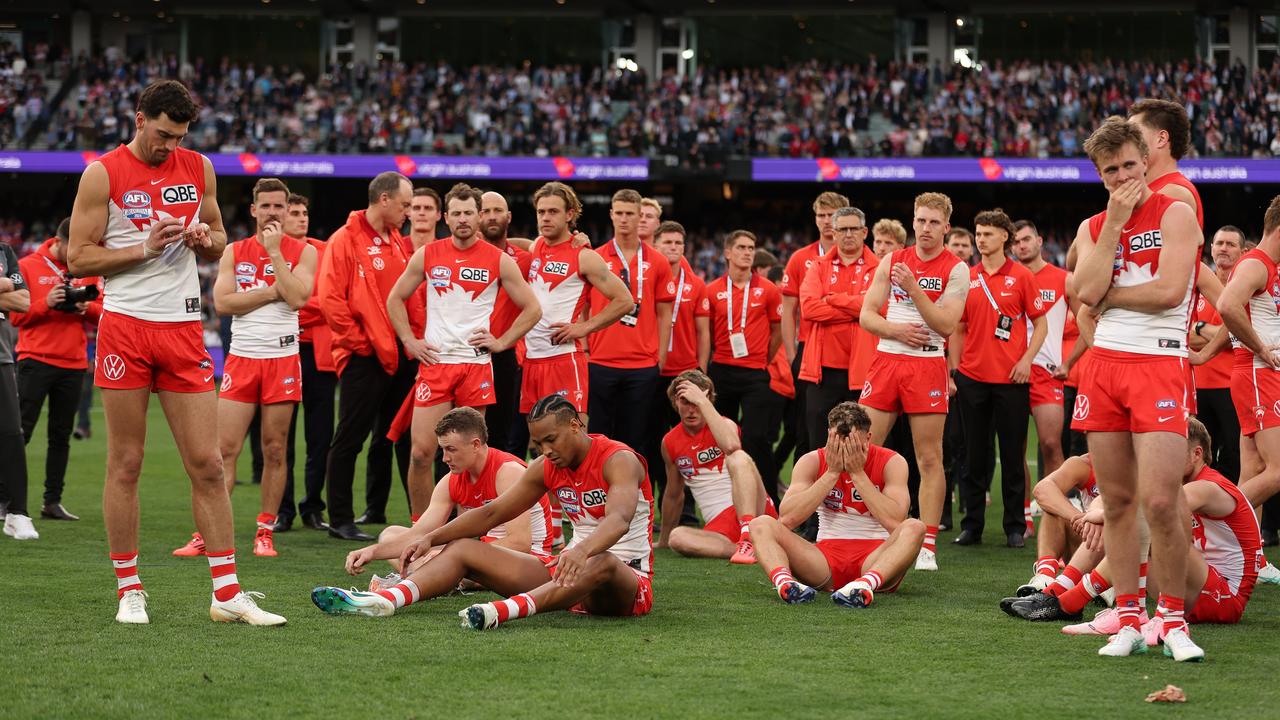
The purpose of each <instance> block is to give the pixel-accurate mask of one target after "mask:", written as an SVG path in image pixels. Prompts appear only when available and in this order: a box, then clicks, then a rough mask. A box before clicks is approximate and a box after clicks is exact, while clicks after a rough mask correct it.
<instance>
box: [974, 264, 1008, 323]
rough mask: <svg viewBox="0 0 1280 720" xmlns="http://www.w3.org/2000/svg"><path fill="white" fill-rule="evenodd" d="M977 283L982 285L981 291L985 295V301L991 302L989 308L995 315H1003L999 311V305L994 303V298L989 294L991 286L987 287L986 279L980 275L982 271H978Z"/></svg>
mask: <svg viewBox="0 0 1280 720" xmlns="http://www.w3.org/2000/svg"><path fill="white" fill-rule="evenodd" d="M978 284H979V285H981V286H982V292H983V293H984V294H986V296H987V302H989V303H991V309H992V310H995V311H996V315H1003V314H1004V313H1002V312H1000V306H999V305H997V304H996V299H995V298H994V297H992V295H991V288H988V287H987V281H986V279H985V278H983V276H982V271H981V270H979V271H978Z"/></svg>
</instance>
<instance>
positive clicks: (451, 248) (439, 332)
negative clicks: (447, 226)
mask: <svg viewBox="0 0 1280 720" xmlns="http://www.w3.org/2000/svg"><path fill="white" fill-rule="evenodd" d="M501 262H502V251H501V250H499V249H498V248H496V247H494V246H492V245H490V244H489V243H487V242H485V241H484V240H482V239H480V238H479V237H476V238H474V239H472V242H471V246H470V247H468V248H467V249H465V250H459V249H458V247H457V246H456V245H454V244H453V238H445V239H443V240H436V241H435V242H431V243H427V245H425V246H424V247H423V256H422V267H423V272H424V273H425V274H426V279H427V327H426V331H425V332H424V333H423V339H424V340H426V341H427V342H428V343H430V344H431V345H433V346H435V347H436V348H437V349H438V352H439V354H440V362H441V363H443V364H446V365H457V364H463V363H470V364H474V365H484V364H487V363H488V362H489V353H488V352H485V351H483V350H477V349H476V348H474V347H472V346H471V344H470V343H469V342H467V341H468V339H470V337H471V335H472V333H474V332H475V331H476V330H488V329H489V317H490V316H491V315H493V309H494V305H495V304H496V303H497V300H498V287H499V283H498V275H499V263H501Z"/></svg>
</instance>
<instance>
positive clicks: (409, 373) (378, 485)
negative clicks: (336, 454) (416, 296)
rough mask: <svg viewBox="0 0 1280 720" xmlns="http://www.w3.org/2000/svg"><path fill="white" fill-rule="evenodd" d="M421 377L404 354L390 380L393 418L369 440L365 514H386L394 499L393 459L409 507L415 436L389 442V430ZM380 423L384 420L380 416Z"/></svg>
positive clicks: (365, 467)
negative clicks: (410, 463)
mask: <svg viewBox="0 0 1280 720" xmlns="http://www.w3.org/2000/svg"><path fill="white" fill-rule="evenodd" d="M417 377H418V363H417V362H416V361H412V360H409V359H408V358H407V357H405V355H404V354H403V353H401V355H400V365H399V367H398V368H397V370H396V374H395V376H394V377H393V378H392V380H391V391H390V399H389V402H390V403H391V405H392V409H391V415H390V416H389V417H388V418H387V420H386V425H381V424H379V425H377V426H375V427H374V429H373V438H372V439H371V440H370V441H369V456H368V458H366V459H365V466H364V507H365V513H366V514H368V515H373V516H381V515H386V514H387V500H388V499H390V497H391V463H392V458H393V457H394V460H395V466H396V471H397V472H398V473H399V474H400V486H401V487H402V488H403V489H404V497H405V505H406V507H407V506H408V505H409V457H410V454H411V453H412V452H413V435H412V433H409V432H406V433H405V434H404V435H401V436H400V439H399V440H397V441H395V442H394V443H392V442H391V441H390V440H388V439H387V430H388V429H390V427H391V421H392V420H393V419H395V416H396V413H397V412H399V410H400V406H401V405H402V404H403V403H404V399H405V398H406V397H408V396H409V393H411V392H413V385H414V383H415V382H416V380H417ZM378 420H379V422H380V423H381V421H382V417H381V416H379V418H378ZM439 457H440V451H439V450H437V451H436V458H437V462H436V469H435V471H434V472H435V477H439V476H440V474H441V472H440V469H441V466H440V463H439Z"/></svg>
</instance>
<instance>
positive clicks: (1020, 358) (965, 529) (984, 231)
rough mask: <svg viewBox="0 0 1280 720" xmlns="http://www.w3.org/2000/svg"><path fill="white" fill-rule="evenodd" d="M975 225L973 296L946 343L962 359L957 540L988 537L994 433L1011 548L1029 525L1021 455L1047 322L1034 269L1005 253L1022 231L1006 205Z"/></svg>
mask: <svg viewBox="0 0 1280 720" xmlns="http://www.w3.org/2000/svg"><path fill="white" fill-rule="evenodd" d="M973 224H974V240H975V242H976V244H977V246H978V252H979V253H980V255H981V260H980V262H979V263H978V264H977V265H974V266H973V267H972V268H970V269H969V296H968V298H967V299H966V302H965V306H964V312H963V314H962V315H961V316H960V326H959V327H958V328H957V329H956V332H955V334H953V335H952V336H951V341H950V343H949V347H948V349H947V355H948V360H949V365H950V366H951V367H952V368H953V369H954V368H956V366H957V365H958V366H959V372H957V373H955V383H956V402H957V403H958V404H959V405H960V417H961V419H962V420H963V421H964V426H965V445H966V448H967V457H968V463H967V465H968V467H967V468H966V472H965V474H964V475H963V476H962V477H961V478H960V500H961V505H962V506H963V507H964V518H963V519H962V520H961V521H960V534H959V535H958V536H957V537H956V539H955V543H956V544H957V545H974V544H977V543H980V542H982V528H983V525H984V524H985V522H986V491H987V487H986V485H987V483H988V482H989V480H987V478H990V477H991V473H992V471H993V469H994V466H995V446H994V443H993V442H992V435H993V433H994V435H995V436H996V437H998V438H999V440H1000V467H1001V471H1000V481H1001V484H1002V486H1003V495H1004V531H1005V535H1006V539H1007V542H1008V545H1009V547H1019V548H1020V547H1023V545H1024V544H1025V541H1024V533H1025V532H1026V525H1025V523H1024V521H1023V514H1022V506H1023V498H1024V497H1025V496H1026V475H1025V471H1024V470H1023V462H1022V459H1023V453H1024V452H1025V451H1026V446H1027V419H1028V417H1030V415H1031V386H1030V382H1031V362H1032V360H1033V359H1034V358H1035V356H1036V353H1037V352H1039V351H1040V346H1041V345H1042V344H1044V339H1045V336H1046V335H1047V334H1048V332H1049V323H1048V321H1047V320H1046V319H1045V317H1044V314H1045V307H1044V301H1043V300H1041V299H1040V287H1039V285H1037V284H1036V280H1035V276H1034V275H1033V274H1032V273H1031V271H1030V270H1028V269H1027V268H1026V267H1025V266H1023V265H1022V264H1021V263H1018V262H1015V261H1014V260H1013V259H1011V258H1009V257H1008V256H1006V255H1005V252H1006V251H1007V250H1008V249H1009V246H1010V245H1011V244H1012V243H1013V238H1014V235H1015V234H1016V230H1015V229H1014V226H1013V221H1012V220H1010V219H1009V216H1008V215H1005V214H1004V212H1002V211H1000V210H987V211H984V212H980V213H978V215H977V217H975V218H974V219H973ZM1028 319H1030V320H1031V327H1032V330H1031V337H1030V340H1028V339H1027V320H1028Z"/></svg>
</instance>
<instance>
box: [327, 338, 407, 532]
mask: <svg viewBox="0 0 1280 720" xmlns="http://www.w3.org/2000/svg"><path fill="white" fill-rule="evenodd" d="M405 366H410V371H409V382H408V383H407V384H406V383H404V382H403V381H402V380H403V378H402V376H403V375H404V374H405V372H404V368H405ZM400 368H401V370H400V371H399V372H397V373H396V374H394V375H388V374H387V373H386V372H384V371H383V369H382V364H381V363H379V362H378V358H377V357H375V356H371V355H353V356H351V359H350V361H348V363H347V367H346V368H345V369H344V371H343V373H342V376H341V377H340V378H339V379H338V389H339V392H340V394H339V397H338V426H337V428H336V429H335V430H334V433H333V443H332V444H331V445H330V447H329V466H328V472H327V474H326V484H327V485H328V488H327V491H328V492H327V496H328V501H329V522H330V524H332V525H335V526H337V525H345V524H347V523H350V522H352V521H353V520H355V510H354V508H353V507H352V493H353V490H352V486H353V485H354V484H355V473H356V457H357V456H359V455H360V450H361V449H362V448H363V447H364V441H365V439H366V438H368V437H369V435H370V433H373V434H374V436H375V437H378V436H381V437H383V438H384V440H385V438H386V433H387V429H388V428H389V427H390V425H391V421H392V420H393V419H395V416H396V411H398V410H399V409H400V403H401V402H403V401H404V398H405V395H406V394H407V393H408V392H409V387H410V386H412V384H413V375H412V373H413V372H416V370H413V369H412V368H413V366H412V365H411V363H409V360H408V359H407V358H405V357H403V355H402V356H401V358H400ZM398 385H399V387H398ZM387 445H388V446H389V445H390V443H389V442H388V443H387ZM370 452H371V453H372V448H371V449H370ZM372 462H373V459H372V458H369V463H370V464H372ZM387 484H388V485H390V477H389V474H388V478H387Z"/></svg>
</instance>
